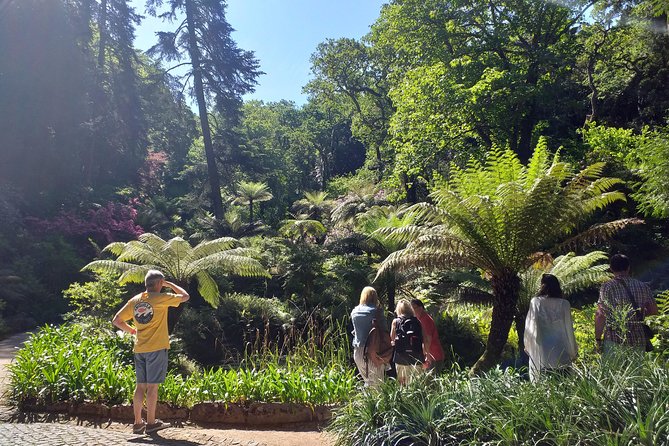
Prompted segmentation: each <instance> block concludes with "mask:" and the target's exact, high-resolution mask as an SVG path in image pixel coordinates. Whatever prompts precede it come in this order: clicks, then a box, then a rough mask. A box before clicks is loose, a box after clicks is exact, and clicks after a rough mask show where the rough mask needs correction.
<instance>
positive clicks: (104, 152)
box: [0, 0, 669, 369]
mask: <svg viewBox="0 0 669 446" xmlns="http://www.w3.org/2000/svg"><path fill="white" fill-rule="evenodd" d="M668 12H669V3H667V1H666V0H616V1H613V0H565V1H560V2H557V1H549V0H489V1H482V0H390V1H389V2H388V3H387V4H386V5H384V6H383V7H382V8H381V10H380V11H379V16H378V19H377V20H376V21H375V22H374V23H371V24H370V31H369V33H368V34H367V35H366V36H364V37H363V38H361V39H352V38H347V37H344V38H338V39H328V40H325V41H324V42H322V43H321V44H319V45H318V46H317V47H316V48H314V52H313V55H312V57H311V64H312V65H311V70H312V78H311V80H310V81H309V82H308V84H307V85H305V86H304V92H305V94H306V95H307V96H306V102H305V103H304V104H300V105H298V104H296V103H294V102H291V101H289V100H283V101H278V102H264V101H261V100H248V101H244V100H243V97H244V95H245V94H247V93H249V92H252V91H253V89H254V86H255V85H256V82H257V79H258V76H259V75H260V74H261V70H262V69H263V67H262V66H260V64H259V62H258V60H257V59H256V57H255V55H254V53H253V51H252V50H253V49H252V48H249V49H243V48H239V47H238V46H237V43H236V42H235V41H234V39H233V38H232V31H233V28H232V26H231V25H230V24H229V23H228V21H227V19H226V2H225V0H148V1H147V2H146V4H145V7H144V8H142V10H139V11H138V10H134V9H133V7H132V6H131V2H129V1H128V0H22V1H14V2H4V3H3V4H2V6H0V114H1V115H2V119H1V120H0V283H6V284H8V285H7V286H6V287H3V288H2V289H0V301H1V302H4V303H5V307H4V308H3V309H2V315H3V317H4V318H5V319H6V320H9V319H12V320H13V321H14V322H13V323H14V326H12V327H10V329H20V328H22V327H21V324H24V325H26V326H29V325H30V324H34V323H37V322H41V321H44V320H49V319H52V318H55V317H58V315H59V314H60V313H62V312H64V311H65V310H66V308H65V307H66V302H65V301H64V300H63V298H62V290H63V289H65V288H66V287H67V286H68V284H70V283H71V282H73V281H76V280H81V278H82V274H83V273H81V272H80V270H81V268H82V267H83V266H84V265H86V264H89V263H90V262H95V261H97V262H99V261H101V262H103V263H93V265H108V266H109V265H112V266H113V265H116V266H118V265H119V263H118V262H120V260H119V259H115V260H111V259H109V258H105V255H106V254H107V253H108V252H109V250H107V251H103V250H102V247H103V246H106V245H109V246H112V247H115V248H114V249H111V252H112V253H113V254H114V255H116V256H117V257H119V256H120V257H119V258H120V259H129V260H131V261H132V262H136V263H137V264H138V265H141V266H142V267H143V265H145V264H149V263H151V264H153V263H155V262H148V261H145V260H146V259H143V258H139V257H133V256H132V255H131V254H132V253H128V252H126V251H125V249H126V248H128V249H129V248H132V247H135V246H140V245H137V243H140V244H141V243H143V242H142V241H144V242H146V241H150V240H154V241H155V240H162V241H163V244H164V245H165V246H172V245H175V246H176V245H178V246H183V247H184V249H185V247H188V248H189V249H191V247H195V248H192V249H193V250H194V251H197V250H198V248H197V247H198V246H209V245H208V243H209V244H211V243H215V242H216V241H217V240H218V241H219V242H220V240H232V239H233V238H234V239H235V240H238V242H235V244H234V247H233V245H232V244H231V245H230V246H228V247H227V248H226V249H230V250H232V252H235V253H240V255H239V258H238V259H235V260H236V263H234V262H233V263H231V264H230V265H227V266H226V265H223V266H222V264H220V262H219V263H216V262H213V261H212V262H209V263H207V265H206V268H204V266H203V267H202V268H201V269H202V271H205V273H206V276H205V273H199V272H198V271H195V270H194V271H193V274H191V275H188V276H187V277H183V278H182V279H183V280H184V281H189V280H191V279H192V278H193V277H195V278H196V279H197V282H198V283H199V285H200V287H201V292H202V293H201V297H203V298H204V299H205V300H206V301H207V302H210V303H216V302H218V301H219V295H220V294H221V293H225V292H230V291H240V292H245V293H250V294H256V295H259V296H262V297H277V298H279V299H282V300H284V301H289V302H292V303H293V304H294V305H293V306H294V307H296V308H300V309H302V310H304V312H305V314H311V315H314V314H319V315H320V316H319V317H333V316H334V317H340V316H343V315H345V314H346V313H347V312H348V311H350V306H351V305H352V304H353V303H354V302H355V300H356V294H357V293H359V291H360V289H361V287H362V286H364V285H366V284H369V283H373V285H374V286H376V287H377V288H378V289H379V291H381V295H382V300H383V301H384V303H385V305H387V306H388V307H392V306H393V304H394V302H395V299H396V297H397V295H398V294H399V295H403V296H413V295H416V294H417V293H418V294H421V293H422V294H423V295H430V296H432V298H435V299H436V300H439V299H445V298H447V297H449V296H450V295H449V294H448V293H449V292H448V287H447V286H445V285H446V284H448V283H451V282H452V276H449V274H451V273H452V270H462V269H463V268H464V269H465V270H467V271H466V272H467V273H472V272H474V273H478V274H479V276H481V277H482V280H485V281H487V282H488V284H489V285H492V295H493V302H494V303H495V305H496V313H494V315H493V317H494V323H493V329H492V330H491V333H490V338H489V343H488V349H487V350H486V354H485V355H484V358H483V359H482V361H480V362H479V365H478V368H480V369H485V368H487V367H489V366H490V365H492V364H493V363H494V362H495V361H496V360H497V359H498V357H499V353H500V352H501V349H502V347H503V346H504V343H505V342H506V336H507V333H508V328H509V326H510V325H511V323H512V319H513V318H514V317H515V318H516V320H520V319H521V313H522V308H520V307H519V306H518V305H517V301H518V299H519V293H521V292H522V290H521V285H520V284H521V282H520V281H521V279H522V277H523V275H524V274H527V271H528V268H531V267H532V265H533V264H534V262H536V261H537V259H539V258H541V259H542V262H548V263H550V262H552V261H553V259H554V258H557V257H558V256H561V255H566V254H567V253H568V252H570V251H574V250H576V254H586V252H585V246H586V244H581V243H577V242H576V240H577V239H569V236H571V235H573V236H577V235H578V234H584V235H583V237H585V239H587V240H588V244H587V246H588V249H598V250H601V251H603V252H607V253H611V252H614V251H621V250H622V251H627V252H629V253H631V254H632V255H633V256H636V257H637V258H634V259H633V260H635V261H636V262H643V261H653V260H656V259H661V258H663V257H664V255H665V253H666V252H667V249H668V248H667V246H669V245H668V244H667V231H668V228H669V226H668V225H667V217H668V216H669V168H668V167H667V160H669V143H668V140H669V137H668V136H667V135H668V134H669V126H668V122H669V88H668V87H669V21H668ZM143 14H150V15H153V16H157V17H160V18H162V19H164V22H163V23H164V28H163V29H162V30H161V32H159V33H157V34H158V35H157V37H156V42H155V46H154V47H153V48H152V49H151V50H150V51H148V52H146V53H145V52H142V51H140V50H138V49H137V48H135V46H134V34H135V30H136V27H137V26H138V25H139V24H140V23H141V20H142V18H143V17H142V15H143ZM178 67H182V70H185V71H180V70H174V71H173V69H174V68H178ZM183 67H186V68H183ZM174 73H183V75H179V76H177V75H175V74H174ZM537 146H538V147H539V148H538V149H537V150H536V151H535V150H534V148H535V147H537ZM579 172H580V173H579ZM609 178H610V179H609ZM477 181H478V182H480V184H479V185H478V186H477V185H476V184H474V183H476V182H477ZM572 186H573V187H572ZM560 197H562V198H561V199H560V200H558V198H560ZM556 200H558V201H556ZM412 205H413V206H412ZM419 210H422V211H419ZM641 218H643V219H645V220H644V221H645V223H646V224H645V225H636V224H635V225H634V227H633V228H630V229H626V230H625V231H622V232H620V233H618V232H617V231H614V230H613V229H616V230H618V229H621V228H622V227H623V226H626V225H627V224H628V223H640V222H641V220H640V219H641ZM539 220H540V222H541V224H539V223H537V221H539ZM533 222H534V223H533ZM612 222H617V223H612ZM586 223H587V225H586ZM592 225H595V226H592ZM589 228H590V229H589ZM593 228H594V229H593ZM548 229H550V230H548ZM145 233H150V234H152V235H141V234H145ZM397 234H404V236H398V235H397ZM140 237H141V238H140ZM138 238H139V240H140V241H139V242H134V240H137V239H138ZM577 238H578V237H577ZM165 240H169V242H164V241H165ZM570 240H571V241H570ZM216 243H218V242H216ZM221 243H222V242H221ZM237 243H238V244H237ZM110 244H111V245H110ZM157 249H159V247H158V248H157ZM641 253H644V257H643V258H642V257H641ZM242 254H243V255H242ZM421 255H424V257H420V256H421ZM430 256H432V257H430ZM98 257H100V258H101V260H96V258H98ZM174 257H175V258H179V256H178V255H177V256H174ZM196 257H197V256H195V257H193V259H191V260H193V261H194V262H195V261H198V260H197V259H199V257H197V258H196ZM419 257H420V258H419ZM434 259H438V260H439V261H436V260H435V261H433V260H434ZM104 262H107V263H104ZM114 262H116V263H114ZM132 262H131V263H132ZM156 264H158V263H156ZM235 264H236V265H237V266H238V267H239V265H242V266H244V265H246V268H247V269H248V268H251V266H250V265H252V269H253V274H251V273H248V271H246V273H245V274H242V275H244V276H265V272H268V274H269V276H267V277H264V278H258V277H238V276H232V277H228V275H227V273H230V272H231V271H232V272H235V271H236V270H235V268H233V267H232V266H234V265H235ZM428 264H429V266H433V267H435V266H436V267H437V268H433V270H434V271H433V272H432V273H431V275H430V276H428V275H427V273H426V271H425V268H424V267H425V266H428ZM231 265H232V266H231ZM224 266H225V267H224ZM541 267H542V268H544V269H546V268H548V267H547V266H546V264H542V265H541ZM242 269H244V268H242ZM112 270H114V268H112V267H111V266H109V268H107V269H106V271H112ZM114 271H116V272H119V271H121V270H119V269H118V268H117V270H114ZM132 271H135V270H132ZM136 271H140V269H137V270H136ZM654 271H655V274H654V275H653V276H651V277H647V278H646V279H647V280H655V279H657V283H656V286H658V287H660V286H662V284H661V283H660V279H659V278H660V277H661V276H663V275H664V276H667V275H666V274H663V270H661V269H660V270H657V269H656V270H654ZM237 272H239V271H237ZM197 274H200V276H197ZM375 277H376V279H375ZM449 277H450V278H449ZM126 278H127V276H126ZM136 278H137V277H134V276H133V279H136ZM175 278H176V277H175ZM203 284H204V285H203ZM426 290H427V291H426ZM435 296H436V297H435ZM590 298H592V296H590ZM194 301H195V302H197V301H198V299H194ZM35 306H38V307H40V308H41V310H40V311H39V312H34V311H33V312H32V313H31V310H30V308H31V307H32V308H34V307H35ZM20 321H24V322H20ZM0 328H2V327H0Z"/></svg>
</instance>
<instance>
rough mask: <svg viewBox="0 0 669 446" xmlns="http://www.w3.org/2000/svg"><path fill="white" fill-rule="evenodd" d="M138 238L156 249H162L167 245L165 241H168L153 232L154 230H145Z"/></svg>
mask: <svg viewBox="0 0 669 446" xmlns="http://www.w3.org/2000/svg"><path fill="white" fill-rule="evenodd" d="M137 239H138V240H139V241H140V242H142V243H144V244H146V245H148V246H150V247H151V249H153V250H156V251H159V250H161V249H162V248H163V246H165V243H167V242H166V241H165V240H163V239H162V238H160V237H158V236H157V235H156V234H153V233H152V232H145V233H144V234H141V235H140V236H139V237H137Z"/></svg>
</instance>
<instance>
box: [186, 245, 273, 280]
mask: <svg viewBox="0 0 669 446" xmlns="http://www.w3.org/2000/svg"><path fill="white" fill-rule="evenodd" d="M189 269H190V270H192V271H207V272H212V271H220V272H225V273H229V274H235V275H238V276H243V277H271V276H270V274H269V273H268V272H267V271H266V270H265V268H263V266H262V265H261V264H260V262H258V261H257V260H255V259H252V258H250V257H247V256H243V255H237V254H235V253H230V252H229V251H224V252H218V253H215V254H211V255H209V256H207V257H203V258H201V259H198V260H196V261H195V262H193V263H191V264H190V265H189Z"/></svg>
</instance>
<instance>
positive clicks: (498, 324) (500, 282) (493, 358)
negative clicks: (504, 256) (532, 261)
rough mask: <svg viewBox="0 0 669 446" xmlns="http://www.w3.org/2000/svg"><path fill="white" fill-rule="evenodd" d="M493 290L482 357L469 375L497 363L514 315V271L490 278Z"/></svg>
mask: <svg viewBox="0 0 669 446" xmlns="http://www.w3.org/2000/svg"><path fill="white" fill-rule="evenodd" d="M491 284H492V290H493V310H492V321H491V323H490V333H489V334H488V343H487V344H486V348H485V351H484V352H483V355H482V356H481V357H480V358H479V360H478V361H476V364H474V366H473V367H472V369H471V371H470V373H471V375H479V374H481V373H483V372H486V371H488V370H490V369H491V368H492V367H493V366H495V364H497V363H498V362H499V359H500V357H501V356H502V350H503V349H504V345H505V344H506V341H507V339H508V337H509V330H510V329H511V323H512V322H513V319H514V316H515V314H516V303H517V301H518V291H519V290H520V279H519V278H518V274H516V273H515V272H514V271H505V272H504V273H502V274H499V275H493V276H492V278H491Z"/></svg>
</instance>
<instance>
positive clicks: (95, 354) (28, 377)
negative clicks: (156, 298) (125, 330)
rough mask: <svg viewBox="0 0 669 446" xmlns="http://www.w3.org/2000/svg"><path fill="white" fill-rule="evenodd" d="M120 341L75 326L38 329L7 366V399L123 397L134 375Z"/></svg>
mask: <svg viewBox="0 0 669 446" xmlns="http://www.w3.org/2000/svg"><path fill="white" fill-rule="evenodd" d="M127 339H129V338H127ZM125 342H128V340H126V338H118V337H116V335H114V334H108V335H106V336H101V334H100V332H96V331H91V330H86V329H85V328H84V327H82V326H81V325H77V324H67V325H63V326H61V327H52V326H46V327H43V328H41V329H40V330H39V332H37V333H36V334H35V335H33V336H32V337H31V338H30V339H29V340H28V342H26V344H25V345H24V347H23V348H22V349H21V350H19V351H18V353H17V355H16V359H15V361H14V363H12V364H11V365H10V366H9V369H10V373H11V379H10V382H11V387H12V399H13V400H14V401H16V402H18V403H22V402H26V401H34V402H38V403H44V404H50V403H54V402H58V401H65V400H72V401H83V400H89V401H100V402H107V403H110V404H117V403H120V402H123V401H127V400H128V399H129V398H131V395H132V391H133V388H134V382H135V376H134V372H133V369H132V365H131V363H129V361H128V358H127V356H125V355H124V353H123V352H124V350H126V349H127V346H126V348H123V346H122V344H123V343H125Z"/></svg>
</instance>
